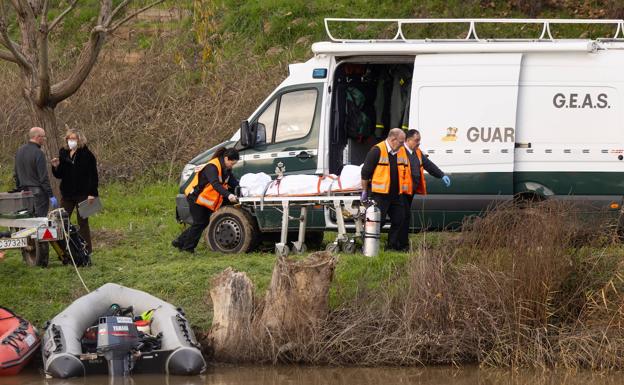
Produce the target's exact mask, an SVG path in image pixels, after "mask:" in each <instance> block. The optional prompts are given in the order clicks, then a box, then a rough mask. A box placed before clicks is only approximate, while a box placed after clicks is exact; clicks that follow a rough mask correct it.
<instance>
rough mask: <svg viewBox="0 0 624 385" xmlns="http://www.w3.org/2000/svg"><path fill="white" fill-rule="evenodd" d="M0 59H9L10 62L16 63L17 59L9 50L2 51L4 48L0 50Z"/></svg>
mask: <svg viewBox="0 0 624 385" xmlns="http://www.w3.org/2000/svg"><path fill="white" fill-rule="evenodd" d="M0 59H3V60H6V61H10V62H11V63H16V64H18V63H17V59H16V58H15V56H13V54H12V53H11V52H9V51H4V50H0Z"/></svg>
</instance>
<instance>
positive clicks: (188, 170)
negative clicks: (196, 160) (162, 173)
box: [180, 163, 195, 186]
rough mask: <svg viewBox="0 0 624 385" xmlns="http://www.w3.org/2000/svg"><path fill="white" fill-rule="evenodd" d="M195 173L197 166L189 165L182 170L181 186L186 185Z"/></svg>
mask: <svg viewBox="0 0 624 385" xmlns="http://www.w3.org/2000/svg"><path fill="white" fill-rule="evenodd" d="M193 172H195V165H194V164H190V163H187V164H186V166H184V168H183V169H182V175H181V176H180V186H182V185H183V184H184V183H186V181H187V179H188V178H190V177H191V175H193Z"/></svg>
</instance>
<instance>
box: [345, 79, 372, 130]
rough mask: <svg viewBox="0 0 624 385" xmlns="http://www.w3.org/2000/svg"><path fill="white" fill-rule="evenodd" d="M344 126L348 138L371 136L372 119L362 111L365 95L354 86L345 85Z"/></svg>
mask: <svg viewBox="0 0 624 385" xmlns="http://www.w3.org/2000/svg"><path fill="white" fill-rule="evenodd" d="M345 94H346V103H345V112H346V118H345V128H346V131H347V135H348V136H349V137H350V138H353V139H358V140H361V139H362V138H366V137H369V136H371V134H372V121H371V119H370V118H369V117H368V115H366V113H365V112H364V104H365V102H366V96H365V95H364V93H363V92H362V91H361V90H359V89H358V88H356V87H347V89H346V91H345Z"/></svg>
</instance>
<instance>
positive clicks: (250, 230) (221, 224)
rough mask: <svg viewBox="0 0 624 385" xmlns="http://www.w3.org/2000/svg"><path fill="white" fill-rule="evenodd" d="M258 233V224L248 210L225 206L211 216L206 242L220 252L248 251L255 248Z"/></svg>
mask: <svg viewBox="0 0 624 385" xmlns="http://www.w3.org/2000/svg"><path fill="white" fill-rule="evenodd" d="M258 235H259V231H258V224H257V222H256V220H255V219H254V218H253V217H252V216H251V215H250V214H249V213H248V212H246V211H245V210H243V209H240V208H235V207H232V206H224V207H221V208H220V209H219V210H217V211H216V212H215V213H213V214H212V216H211V217H210V224H208V231H207V232H206V242H207V243H208V246H209V247H210V248H211V249H212V250H213V251H216V252H219V253H226V254H235V253H246V252H249V251H251V250H253V249H254V248H255V246H256V240H257V237H258Z"/></svg>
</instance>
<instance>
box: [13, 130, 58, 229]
mask: <svg viewBox="0 0 624 385" xmlns="http://www.w3.org/2000/svg"><path fill="white" fill-rule="evenodd" d="M28 138H29V141H28V143H26V144H24V145H23V146H21V147H20V148H19V149H18V150H17V153H16V154H15V174H14V177H15V185H16V187H17V189H18V190H21V191H31V192H32V193H33V195H34V196H35V216H37V217H45V216H47V215H48V208H49V205H50V204H51V205H52V207H53V208H56V207H57V206H58V202H57V201H56V198H55V197H54V194H53V193H52V187H51V186H50V179H49V178H48V164H47V161H46V157H45V154H44V153H43V151H42V150H41V146H42V145H43V144H44V143H45V139H46V134H45V131H44V129H43V128H41V127H33V128H31V129H30V131H29V132H28Z"/></svg>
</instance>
